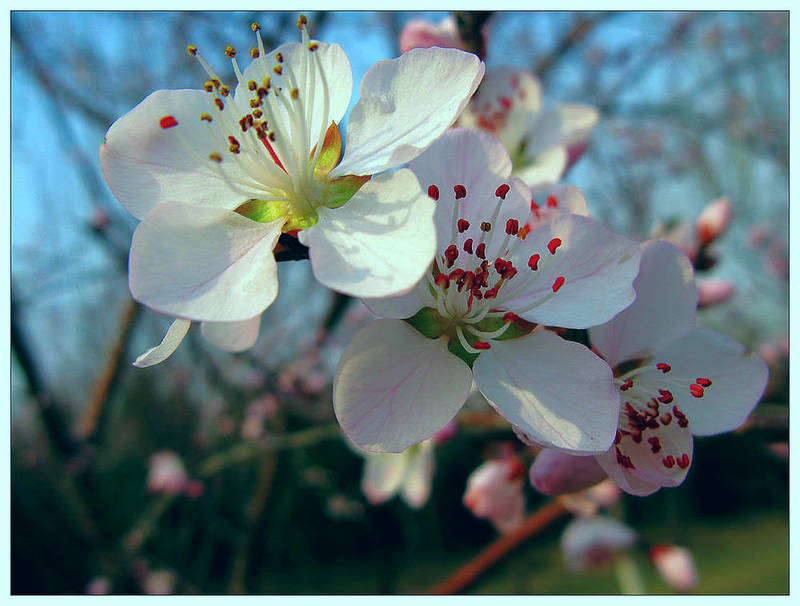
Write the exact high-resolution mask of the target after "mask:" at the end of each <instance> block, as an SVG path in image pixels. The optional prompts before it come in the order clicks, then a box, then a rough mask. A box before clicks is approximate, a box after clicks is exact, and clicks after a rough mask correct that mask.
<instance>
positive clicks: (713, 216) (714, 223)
mask: <svg viewBox="0 0 800 606" xmlns="http://www.w3.org/2000/svg"><path fill="white" fill-rule="evenodd" d="M732 217H733V208H732V206H731V199H730V198H729V197H728V196H724V197H722V198H719V199H717V200H714V201H713V202H711V203H710V204H709V205H708V206H706V207H705V209H704V210H703V212H702V213H700V217H698V219H697V223H696V224H695V230H696V231H697V240H698V242H699V243H700V244H701V245H703V246H705V245H708V244H711V243H712V242H713V241H714V240H716V239H717V238H718V237H719V236H720V235H722V232H724V231H725V228H726V227H728V224H729V223H730V222H731V218H732Z"/></svg>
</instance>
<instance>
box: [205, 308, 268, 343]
mask: <svg viewBox="0 0 800 606" xmlns="http://www.w3.org/2000/svg"><path fill="white" fill-rule="evenodd" d="M260 326H261V314H258V315H257V316H254V317H252V318H250V319H249V320H243V321H241V322H203V323H202V324H201V325H200V332H202V333H203V336H204V337H205V338H206V340H208V341H210V342H211V343H213V344H214V345H216V346H217V347H219V348H220V349H224V350H225V351H244V350H245V349H250V348H251V347H252V346H253V345H254V344H255V342H256V341H257V340H258V329H259V328H260Z"/></svg>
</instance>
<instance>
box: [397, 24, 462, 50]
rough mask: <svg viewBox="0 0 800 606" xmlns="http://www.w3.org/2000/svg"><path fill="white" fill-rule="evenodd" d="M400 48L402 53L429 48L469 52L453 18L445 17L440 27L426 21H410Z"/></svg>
mask: <svg viewBox="0 0 800 606" xmlns="http://www.w3.org/2000/svg"><path fill="white" fill-rule="evenodd" d="M398 46H399V47H400V52H401V53H404V52H406V51H409V50H411V49H412V48H428V47H430V46H439V47H441V48H460V49H461V50H467V48H466V45H465V44H464V41H463V40H462V39H461V36H460V35H459V33H458V25H457V24H456V20H455V19H454V18H453V17H445V18H444V19H442V20H441V21H440V22H439V24H438V25H434V24H433V23H431V22H430V21H425V20H424V19H415V20H413V21H409V22H408V23H406V24H405V26H403V30H402V31H401V32H400V39H399V41H398Z"/></svg>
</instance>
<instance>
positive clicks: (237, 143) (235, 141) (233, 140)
mask: <svg viewBox="0 0 800 606" xmlns="http://www.w3.org/2000/svg"><path fill="white" fill-rule="evenodd" d="M228 141H229V142H230V144H231V145H239V142H238V141H237V140H236V137H232V136H230V135H228Z"/></svg>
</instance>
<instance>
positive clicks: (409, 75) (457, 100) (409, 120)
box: [331, 47, 484, 177]
mask: <svg viewBox="0 0 800 606" xmlns="http://www.w3.org/2000/svg"><path fill="white" fill-rule="evenodd" d="M483 71H484V65H483V62H482V61H480V60H479V59H478V58H477V57H476V56H475V55H473V54H471V53H465V52H464V51H461V50H457V49H454V48H437V47H432V48H415V49H412V50H410V51H408V52H407V53H405V54H403V55H402V56H400V57H398V58H397V59H392V60H391V61H381V62H379V63H376V64H375V65H373V66H372V67H371V68H370V69H369V71H367V73H366V74H365V75H364V79H363V80H362V81H361V87H360V90H361V98H360V99H359V101H358V103H357V104H356V106H355V107H354V108H353V111H352V112H351V113H350V117H349V118H348V123H347V137H346V139H345V141H346V143H345V153H344V158H343V159H342V162H341V164H340V165H339V166H337V167H336V168H335V169H334V170H333V171H332V173H331V176H332V177H337V176H342V175H347V174H353V175H369V174H374V173H377V172H380V171H384V170H387V169H389V168H393V167H395V166H399V165H400V164H404V163H406V162H408V161H410V160H413V159H414V158H416V157H417V156H418V155H419V154H421V153H422V152H423V151H424V150H425V148H426V147H428V145H430V144H431V143H433V141H434V140H435V139H436V138H437V137H438V136H439V135H441V134H442V133H443V132H444V131H445V130H446V129H447V128H448V127H449V126H450V125H451V124H453V122H454V121H455V119H456V118H457V117H458V115H459V114H460V113H461V111H462V110H463V109H464V107H465V106H466V104H467V101H469V98H470V96H471V95H472V93H473V92H475V89H476V88H477V87H478V84H479V83H480V81H481V78H482V77H483Z"/></svg>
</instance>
